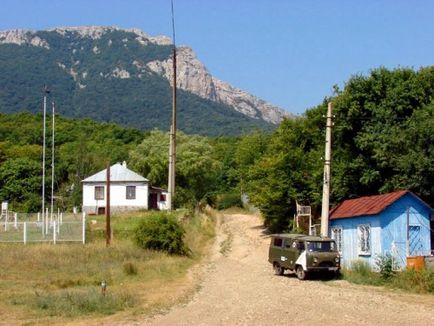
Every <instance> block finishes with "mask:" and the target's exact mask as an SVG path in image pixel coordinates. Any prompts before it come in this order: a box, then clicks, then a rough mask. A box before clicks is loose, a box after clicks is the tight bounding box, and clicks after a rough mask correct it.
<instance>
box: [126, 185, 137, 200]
mask: <svg viewBox="0 0 434 326" xmlns="http://www.w3.org/2000/svg"><path fill="white" fill-rule="evenodd" d="M131 189H134V191H133V192H131V191H129V190H131ZM125 199H127V200H134V199H136V186H126V187H125Z"/></svg>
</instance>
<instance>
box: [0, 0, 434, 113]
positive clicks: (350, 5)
mask: <svg viewBox="0 0 434 326" xmlns="http://www.w3.org/2000/svg"><path fill="white" fill-rule="evenodd" d="M174 5H175V21H176V39H177V43H178V45H189V46H191V47H192V48H193V49H194V50H195V52H196V54H197V56H198V57H199V59H200V60H201V61H202V62H203V63H204V64H205V66H206V67H207V68H208V70H209V71H210V72H211V73H212V74H213V75H214V76H215V77H217V78H219V79H221V80H224V81H226V82H229V83H230V84H232V85H233V86H236V87H239V88H241V89H243V90H246V91H248V92H250V93H252V94H254V95H256V96H258V97H260V98H262V99H264V100H267V101H269V102H271V103H272V104H274V105H277V106H280V107H282V108H283V109H286V110H287V111H289V112H293V113H303V112H304V111H305V110H306V109H307V108H310V107H313V106H315V105H317V104H319V103H320V102H321V101H322V99H323V98H324V97H325V96H328V95H331V94H332V86H333V85H334V84H338V85H339V86H341V87H342V86H343V85H344V82H345V81H346V80H348V79H349V78H350V77H351V76H352V75H354V74H367V73H369V70H370V69H372V68H376V67H379V66H385V67H388V68H396V67H412V68H415V69H418V68H419V67H421V66H427V65H432V64H433V63H434V0H424V1H423V0H413V1H411V0H408V1H402V0H363V1H356V0H353V1H351V0H322V1H321V0H317V1H313V0H299V1H295V0H294V1H293V0H214V1H211V0H174ZM0 6H1V11H0V30H5V29H16V28H25V29H36V30H38V29H46V28H53V27H58V26H82V25H101V26H118V27H121V28H131V27H138V28H140V29H142V30H144V31H145V32H147V33H148V34H151V35H167V36H171V34H172V32H171V17H170V0H1V1H0Z"/></svg>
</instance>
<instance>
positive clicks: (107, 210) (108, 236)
mask: <svg viewBox="0 0 434 326" xmlns="http://www.w3.org/2000/svg"><path fill="white" fill-rule="evenodd" d="M106 189H107V190H106V194H107V196H106V204H105V221H106V245H107V246H110V241H111V233H112V230H111V225H110V163H108V164H107V175H106Z"/></svg>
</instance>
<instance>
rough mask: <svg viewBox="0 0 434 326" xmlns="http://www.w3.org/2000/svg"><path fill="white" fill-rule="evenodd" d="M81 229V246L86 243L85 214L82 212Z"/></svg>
mask: <svg viewBox="0 0 434 326" xmlns="http://www.w3.org/2000/svg"><path fill="white" fill-rule="evenodd" d="M82 223H83V227H82V238H83V244H85V243H86V213H85V212H83V222H82Z"/></svg>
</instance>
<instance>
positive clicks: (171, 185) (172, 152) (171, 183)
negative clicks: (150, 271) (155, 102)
mask: <svg viewBox="0 0 434 326" xmlns="http://www.w3.org/2000/svg"><path fill="white" fill-rule="evenodd" d="M171 5H172V34H173V86H172V125H171V127H170V145H169V146H170V147H169V180H168V187H167V188H168V189H167V190H168V196H167V197H168V198H167V202H168V209H169V210H172V209H173V208H174V207H173V199H174V197H175V166H176V39H175V14H174V10H173V0H171Z"/></svg>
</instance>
